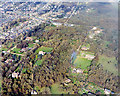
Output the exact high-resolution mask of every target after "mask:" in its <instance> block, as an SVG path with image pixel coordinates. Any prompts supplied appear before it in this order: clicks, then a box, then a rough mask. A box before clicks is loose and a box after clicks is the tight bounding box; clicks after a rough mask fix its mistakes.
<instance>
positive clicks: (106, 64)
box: [98, 55, 118, 75]
mask: <svg viewBox="0 0 120 96" xmlns="http://www.w3.org/2000/svg"><path fill="white" fill-rule="evenodd" d="M99 63H100V64H102V65H103V68H104V70H108V71H109V72H112V73H114V74H115V75H118V69H117V68H116V67H115V64H118V62H117V60H116V59H115V57H107V56H105V55H101V56H99V61H98V64H99Z"/></svg>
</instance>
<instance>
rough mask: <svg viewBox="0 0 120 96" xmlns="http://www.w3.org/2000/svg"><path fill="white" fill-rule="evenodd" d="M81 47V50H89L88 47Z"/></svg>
mask: <svg viewBox="0 0 120 96" xmlns="http://www.w3.org/2000/svg"><path fill="white" fill-rule="evenodd" d="M81 49H82V50H89V47H85V46H83V47H82V48H81Z"/></svg>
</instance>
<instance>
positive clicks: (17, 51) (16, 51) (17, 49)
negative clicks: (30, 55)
mask: <svg viewBox="0 0 120 96" xmlns="http://www.w3.org/2000/svg"><path fill="white" fill-rule="evenodd" d="M20 50H21V49H20V48H14V49H13V50H12V52H15V53H18V54H22V52H21V53H20V52H19V51H20Z"/></svg>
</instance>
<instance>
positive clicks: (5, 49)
mask: <svg viewBox="0 0 120 96" xmlns="http://www.w3.org/2000/svg"><path fill="white" fill-rule="evenodd" d="M0 50H2V51H7V50H8V49H7V48H1V49H0Z"/></svg>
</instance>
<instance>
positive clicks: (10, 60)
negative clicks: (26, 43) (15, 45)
mask: <svg viewBox="0 0 120 96" xmlns="http://www.w3.org/2000/svg"><path fill="white" fill-rule="evenodd" d="M13 61H14V60H12V59H7V60H6V61H5V63H10V62H13Z"/></svg>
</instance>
